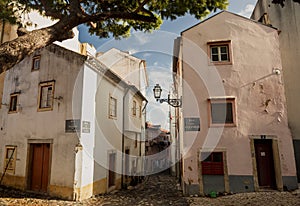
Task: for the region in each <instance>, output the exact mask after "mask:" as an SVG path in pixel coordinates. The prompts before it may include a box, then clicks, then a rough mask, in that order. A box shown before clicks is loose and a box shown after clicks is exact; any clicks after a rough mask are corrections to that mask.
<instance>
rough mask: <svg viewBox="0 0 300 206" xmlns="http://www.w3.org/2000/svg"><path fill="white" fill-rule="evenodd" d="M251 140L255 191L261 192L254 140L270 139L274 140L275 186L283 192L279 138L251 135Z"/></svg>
mask: <svg viewBox="0 0 300 206" xmlns="http://www.w3.org/2000/svg"><path fill="white" fill-rule="evenodd" d="M249 138H250V148H251V158H252V168H253V180H254V190H255V191H256V192H258V191H259V190H260V187H259V182H258V171H257V163H256V154H255V144H254V140H257V139H269V140H272V151H273V161H274V174H275V181H276V183H275V186H276V189H277V190H279V191H283V181H282V174H281V163H280V155H279V148H278V138H277V136H275V135H251V136H249Z"/></svg>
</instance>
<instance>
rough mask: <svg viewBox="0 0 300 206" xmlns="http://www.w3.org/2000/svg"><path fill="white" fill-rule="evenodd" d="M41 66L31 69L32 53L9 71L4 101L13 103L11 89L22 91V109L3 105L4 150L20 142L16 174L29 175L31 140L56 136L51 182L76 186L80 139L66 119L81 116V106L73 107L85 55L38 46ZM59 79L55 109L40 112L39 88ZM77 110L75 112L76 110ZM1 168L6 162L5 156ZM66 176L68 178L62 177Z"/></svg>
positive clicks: (2, 133) (56, 86) (2, 144)
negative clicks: (13, 110)
mask: <svg viewBox="0 0 300 206" xmlns="http://www.w3.org/2000/svg"><path fill="white" fill-rule="evenodd" d="M35 54H40V55H41V68H40V70H39V71H34V72H31V66H32V65H31V64H32V56H33V55H31V56H29V57H27V58H25V59H24V60H23V61H22V62H21V63H19V64H17V65H16V66H14V67H13V68H12V69H11V70H9V71H8V72H7V73H6V77H5V85H4V93H3V100H2V103H4V104H9V101H10V100H9V98H10V93H13V92H18V91H19V92H21V94H20V96H19V104H20V105H19V109H20V110H19V112H18V113H15V114H8V107H2V109H1V113H2V115H1V117H2V125H1V127H2V128H3V130H1V137H2V138H1V140H0V142H1V144H0V145H1V150H2V151H1V152H2V153H1V154H2V155H3V156H4V148H3V147H5V145H10V144H11V145H16V146H17V147H18V148H17V151H18V153H17V159H18V160H17V163H16V173H15V175H16V176H21V177H25V175H26V172H27V171H26V164H27V162H28V160H27V152H28V140H32V139H38V140H43V139H52V140H53V147H52V158H51V176H50V183H49V184H50V185H57V186H67V187H71V188H72V187H73V181H74V161H75V159H74V158H75V153H74V148H75V146H76V144H77V143H78V136H77V134H76V133H65V120H66V119H73V118H80V112H79V111H78V107H77V108H75V110H73V111H72V108H71V106H70V105H72V94H73V93H72V91H73V88H74V82H75V80H76V78H77V74H78V73H79V71H80V69H82V68H83V59H81V60H80V58H81V57H79V55H77V54H75V56H74V53H72V52H70V51H67V50H65V49H63V48H60V47H58V46H55V45H51V46H50V47H47V48H44V49H41V50H38V51H36V52H35ZM49 80H55V92H54V97H55V98H56V97H59V96H61V97H62V99H61V100H56V99H55V100H54V105H53V111H44V112H38V111H37V109H38V88H39V83H40V82H43V81H49ZM73 112H74V113H73ZM0 167H1V168H3V162H2V158H1V165H0ZM62 177H64V178H62Z"/></svg>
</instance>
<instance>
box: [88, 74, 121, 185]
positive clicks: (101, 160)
mask: <svg viewBox="0 0 300 206" xmlns="http://www.w3.org/2000/svg"><path fill="white" fill-rule="evenodd" d="M123 93H124V89H123V88H122V87H121V86H120V85H117V84H115V83H113V82H112V81H110V80H108V79H107V78H106V77H98V87H97V92H96V97H95V101H96V116H95V117H96V119H95V148H96V149H95V150H94V155H95V169H94V170H95V172H94V173H95V174H94V179H95V180H100V179H102V178H106V177H107V170H106V169H107V168H108V152H116V153H117V156H116V172H118V173H120V174H121V171H122V167H121V162H122V153H121V152H122V147H121V146H122V118H123V112H122V110H123ZM110 95H111V96H112V97H114V98H116V99H117V117H116V118H110V117H109V97H110Z"/></svg>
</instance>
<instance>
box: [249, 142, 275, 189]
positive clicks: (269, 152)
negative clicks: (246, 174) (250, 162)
mask: <svg viewBox="0 0 300 206" xmlns="http://www.w3.org/2000/svg"><path fill="white" fill-rule="evenodd" d="M254 146H255V157H256V165H257V176H258V184H259V186H260V187H262V188H275V185H276V180H275V170H274V158H273V149H272V140H269V139H264V140H254Z"/></svg>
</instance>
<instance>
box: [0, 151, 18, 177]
mask: <svg viewBox="0 0 300 206" xmlns="http://www.w3.org/2000/svg"><path fill="white" fill-rule="evenodd" d="M16 154H17V147H16V146H6V147H5V159H4V168H3V171H4V172H7V173H11V174H14V173H15V167H16Z"/></svg>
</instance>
